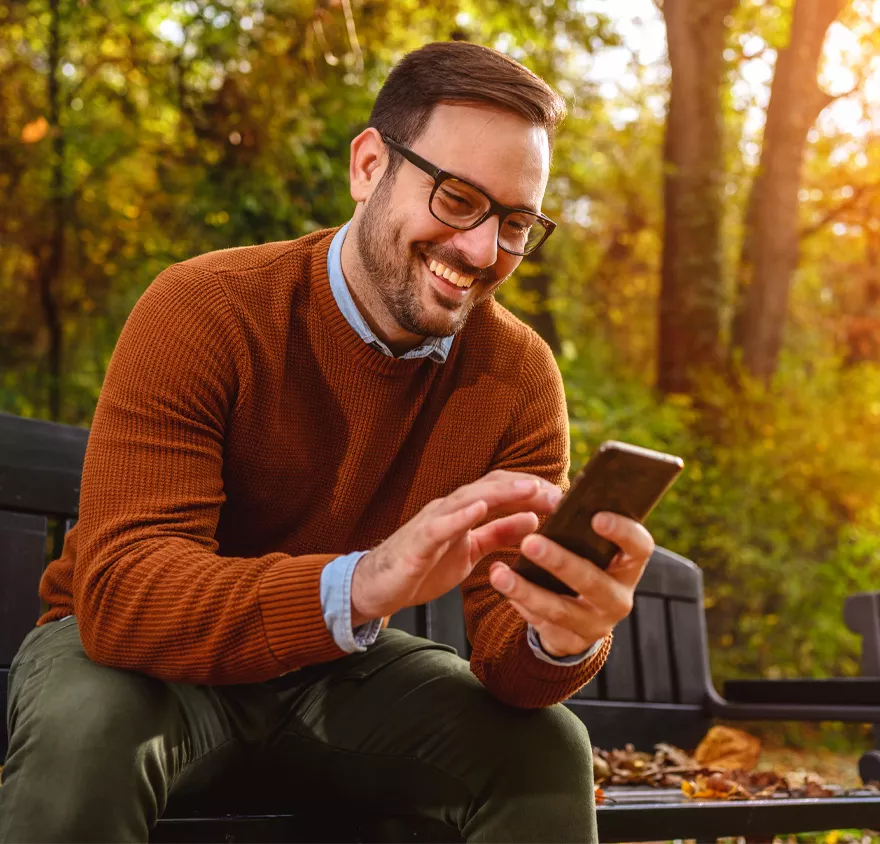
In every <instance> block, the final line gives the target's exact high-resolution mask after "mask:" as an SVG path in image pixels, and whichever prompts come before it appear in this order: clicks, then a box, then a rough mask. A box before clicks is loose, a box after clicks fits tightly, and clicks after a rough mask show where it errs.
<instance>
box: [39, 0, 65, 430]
mask: <svg viewBox="0 0 880 844" xmlns="http://www.w3.org/2000/svg"><path fill="white" fill-rule="evenodd" d="M59 2H60V0H50V2H49V10H50V15H51V20H50V23H49V56H48V59H49V78H48V100H49V125H50V127H51V132H52V181H51V187H50V197H49V202H50V231H49V237H48V239H47V242H46V243H45V244H44V245H43V246H42V248H41V250H40V252H41V254H40V261H39V265H38V266H39V269H38V276H37V283H38V287H39V291H40V304H41V306H42V308H43V316H44V318H45V320H46V330H47V332H48V335H49V336H48V346H49V349H48V371H49V418H50V419H53V420H55V421H58V420H59V419H60V416H61V355H62V344H63V336H62V325H61V308H60V305H59V302H58V285H59V280H60V278H59V277H60V274H61V266H62V263H63V257H64V217H65V200H64V134H63V132H62V129H61V119H60V118H61V102H60V98H61V93H60V90H59V86H58V62H59V58H60V55H61V33H60V26H61V13H60V9H59Z"/></svg>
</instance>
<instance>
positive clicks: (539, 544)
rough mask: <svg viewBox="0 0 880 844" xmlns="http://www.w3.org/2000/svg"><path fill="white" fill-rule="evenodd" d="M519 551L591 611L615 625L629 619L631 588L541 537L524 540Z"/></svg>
mask: <svg viewBox="0 0 880 844" xmlns="http://www.w3.org/2000/svg"><path fill="white" fill-rule="evenodd" d="M520 550H521V551H522V553H523V555H524V556H526V557H528V558H529V559H530V560H531V561H532V562H533V563H535V564H536V565H539V566H540V567H541V568H543V569H546V570H547V571H549V572H550V573H551V574H552V575H553V576H554V577H556V578H558V579H559V580H561V581H562V582H563V583H564V584H566V586H569V587H571V588H572V589H573V590H574V591H575V592H577V594H578V595H580V596H582V597H583V598H584V599H585V600H587V601H588V602H589V603H590V605H591V606H592V607H595V608H601V611H602V613H603V614H605V615H608V616H609V617H611V618H613V619H614V620H615V621H618V620H619V619H621V618H623V617H625V616H626V615H628V614H629V612H630V610H631V609H632V592H633V588H634V587H630V586H628V585H627V584H625V583H621V582H620V581H619V580H617V579H616V578H615V577H613V576H611V575H610V574H609V573H608V572H605V571H602V569H600V568H599V567H598V566H596V565H594V564H593V563H591V562H590V561H589V560H585V559H584V558H583V557H581V556H579V555H577V554H575V553H573V552H572V551H569V550H568V549H566V548H563V547H562V546H561V545H559V544H558V543H556V542H553V541H552V540H550V539H547V537H545V536H541V535H540V534H532V535H531V536H527V537H526V538H525V539H524V540H523V541H522V543H521V545H520Z"/></svg>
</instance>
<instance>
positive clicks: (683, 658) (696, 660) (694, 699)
mask: <svg viewBox="0 0 880 844" xmlns="http://www.w3.org/2000/svg"><path fill="white" fill-rule="evenodd" d="M668 612H669V624H670V634H671V637H672V661H673V664H674V666H675V676H676V678H677V681H678V684H677V685H678V701H679V702H680V703H702V702H703V701H705V699H706V683H707V681H706V665H705V655H706V650H705V644H704V636H705V633H704V631H703V624H702V612H703V608H702V606H699V605H698V604H697V603H696V602H694V601H670V602H669V604H668Z"/></svg>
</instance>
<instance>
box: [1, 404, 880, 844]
mask: <svg viewBox="0 0 880 844" xmlns="http://www.w3.org/2000/svg"><path fill="white" fill-rule="evenodd" d="M87 437H88V432H87V431H86V430H83V429H80V428H74V427H70V426H65V425H57V424H54V423H50V422H43V421H37V420H28V419H21V418H19V417H15V416H9V415H6V414H0V708H2V711H4V712H5V710H6V680H7V675H8V669H9V665H10V663H11V661H12V658H13V656H14V655H15V653H16V651H17V649H18V647H19V645H20V643H21V641H22V639H23V638H24V636H25V635H26V634H27V632H28V631H29V630H30V629H31V628H32V627H33V624H34V622H35V620H36V619H37V617H38V616H39V615H40V612H41V607H40V601H39V597H38V592H37V587H38V583H39V579H40V575H41V572H42V570H43V567H44V566H45V564H46V562H47V560H48V559H51V558H54V557H55V556H57V554H58V553H59V552H60V549H61V543H62V542H63V538H64V534H65V532H66V531H67V530H68V529H69V528H70V526H71V525H72V524H73V522H74V521H75V520H76V516H77V506H78V497H79V485H80V476H81V474H82V462H83V456H84V454H85V446H86V440H87ZM845 620H846V623H847V624H848V625H849V626H850V627H851V628H852V629H853V630H854V631H856V632H857V633H860V634H861V635H862V637H863V643H864V644H863V676H862V677H860V678H848V679H828V680H791V681H780V680H767V681H760V680H756V681H742V682H736V683H728V684H727V685H726V686H725V689H724V692H725V696H724V697H722V696H720V695H719V694H718V693H717V692H716V691H715V689H714V687H713V685H712V681H711V679H710V675H709V655H708V644H707V636H706V622H705V615H704V611H703V583H702V573H701V571H700V569H699V568H698V567H697V566H696V565H694V564H693V563H692V562H690V561H688V560H685V559H684V558H682V557H679V556H677V555H676V554H673V553H671V552H669V551H666V550H664V549H659V548H658V549H657V551H656V552H655V554H654V557H653V558H652V560H651V562H650V564H649V566H648V569H647V571H646V573H645V576H644V578H643V580H642V582H641V584H640V586H639V589H638V592H637V595H636V602H635V607H634V610H633V613H632V615H631V616H630V617H629V618H628V619H627V620H626V621H624V622H623V623H622V624H620V625H619V626H618V628H617V630H616V632H615V643H614V647H613V648H612V651H611V656H610V658H609V660H608V662H607V664H606V666H605V667H604V668H603V669H602V671H601V672H600V673H599V675H598V677H597V678H596V679H595V680H594V681H593V682H592V683H590V684H589V685H588V686H587V687H585V688H584V689H583V690H582V691H581V692H579V693H578V694H577V695H576V696H575V697H574V698H572V699H571V700H569V701H567V703H566V705H567V706H569V707H570V708H571V709H572V711H574V712H575V713H576V714H577V715H578V717H579V718H580V719H581V720H582V721H583V722H584V723H585V724H586V725H587V727H588V728H589V732H590V736H591V738H592V740H593V743H594V744H595V745H597V746H599V747H603V748H607V749H611V748H614V747H623V746H624V745H625V744H627V743H631V744H633V745H635V747H636V748H637V749H643V750H651V749H653V746H654V744H656V743H659V742H667V743H670V744H674V745H677V746H679V747H683V748H693V747H695V746H696V745H697V743H698V742H699V741H700V739H701V738H702V737H703V735H704V734H705V732H706V730H707V729H708V727H709V726H710V725H711V723H712V720H713V718H722V719H725V720H728V721H729V720H794V721H826V720H829V721H831V720H833V721H846V722H858V723H868V724H875V725H880V593H871V594H862V595H856V596H854V597H851V598H850V599H848V601H847V605H846V608H845ZM392 624H393V626H396V627H399V628H402V629H404V630H406V631H408V632H410V633H413V634H416V635H421V636H426V637H429V638H432V639H435V640H437V641H442V642H445V643H448V644H451V645H453V646H454V647H455V648H456V649H457V650H458V651H459V653H460V654H461V655H462V656H465V657H466V656H468V655H469V653H470V648H469V645H468V643H467V639H466V636H465V630H464V621H463V616H462V609H461V600H460V597H459V594H458V591H457V590H454V591H453V592H450V593H449V594H447V595H445V596H444V597H442V598H440V599H439V600H437V601H434V602H432V603H431V604H429V605H427V606H425V607H417V608H412V609H409V610H407V611H405V612H402V613H399V614H398V615H397V616H395V618H394V619H393V620H392ZM874 729H875V738H876V739H877V745H878V747H880V727H878V726H875V728H874ZM6 748H7V735H6V729H5V726H4V728H2V729H0V759H2V758H3V757H4V756H5V753H6ZM860 769H861V773H862V777H863V779H875V778H876V779H880V750H869V751H868V752H867V753H866V754H865V755H864V756H863V757H862V760H861V763H860ZM606 794H607V796H608V798H609V799H608V801H607V802H606V803H605V804H603V805H600V806H599V807H598V809H597V812H598V817H599V833H600V838H601V840H602V841H608V842H613V841H647V840H651V841H656V840H661V839H667V840H668V839H682V838H693V839H697V840H698V841H710V840H715V839H717V838H720V837H728V836H747V837H749V838H752V839H756V840H761V839H764V840H769V839H771V838H772V836H773V835H775V834H789V833H799V832H812V831H822V830H830V829H839V828H871V829H877V828H880V795H877V794H871V793H869V792H859V793H841V794H840V795H839V796H835V797H828V798H818V799H793V798H790V797H778V798H773V799H766V800H752V801H746V802H729V801H725V802H713V801H689V800H688V799H687V798H685V797H684V796H683V795H682V794H681V793H679V792H677V791H676V790H673V789H651V788H628V787H616V788H610V789H607V790H606ZM346 814H347V813H346V811H345V809H344V807H337V808H336V811H334V812H333V813H332V814H331V815H329V816H328V815H327V813H325V812H322V813H321V815H320V817H316V818H310V817H307V816H303V815H300V814H296V815H294V814H291V813H290V812H289V811H287V810H285V807H284V806H283V804H282V803H280V802H278V801H277V799H276V800H275V802H273V800H272V799H271V798H268V797H267V796H266V795H250V794H247V790H246V789H243V790H240V791H239V790H236V791H234V792H230V793H228V794H225V795H216V797H215V798H213V799H211V800H210V804H209V803H208V802H207V800H206V802H205V803H204V804H202V805H199V806H172V805H169V807H168V810H167V811H166V814H165V816H164V817H163V818H162V819H161V820H160V822H159V824H158V826H157V827H156V829H155V830H154V832H153V835H152V840H153V841H156V842H163V841H169V842H170V841H227V842H231V841H377V840H398V841H402V840H419V841H442V840H448V837H449V832H448V830H447V831H446V832H445V835H446V838H445V839H444V838H443V837H439V836H438V831H437V830H436V829H433V830H432V829H425V830H420V829H419V827H418V825H417V823H416V822H415V821H413V819H407V818H398V819H393V818H392V819H387V818H386V819H365V818H362V817H360V816H359V817H356V818H353V817H347V816H346ZM349 814H350V813H349ZM331 818H332V822H330V821H329V819H331Z"/></svg>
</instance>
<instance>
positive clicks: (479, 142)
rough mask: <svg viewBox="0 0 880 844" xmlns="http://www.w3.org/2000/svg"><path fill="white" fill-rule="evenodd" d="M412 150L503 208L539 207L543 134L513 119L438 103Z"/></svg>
mask: <svg viewBox="0 0 880 844" xmlns="http://www.w3.org/2000/svg"><path fill="white" fill-rule="evenodd" d="M412 148H413V150H415V151H416V152H417V153H418V154H419V155H421V156H422V157H423V158H427V159H428V161H430V162H431V163H432V164H435V165H437V166H438V167H441V168H443V169H444V170H448V171H449V172H450V173H454V174H455V175H456V176H461V177H462V178H463V179H467V180H468V181H471V182H473V183H474V184H476V185H478V186H479V187H481V188H483V189H484V190H486V191H487V192H488V193H490V194H491V195H492V196H493V197H494V198H495V199H497V200H498V201H499V202H502V203H504V204H505V205H514V206H527V207H531V208H536V209H539V208H540V207H541V200H542V199H543V197H544V190H545V188H546V187H547V178H548V175H549V172H550V145H549V142H548V139H547V133H546V132H545V131H544V130H543V129H542V128H541V127H540V126H533V125H532V124H531V123H529V122H528V121H527V120H525V119H523V118H522V117H519V116H518V115H516V114H512V113H510V112H508V111H502V110H500V109H494V108H490V107H487V106H467V105H458V104H456V105H452V104H446V103H441V104H439V105H438V106H437V107H436V108H435V109H434V112H433V113H432V115H431V119H430V120H429V121H428V125H427V126H426V127H425V129H424V130H423V131H422V134H421V135H420V136H419V138H418V139H417V140H416V141H415V142H414V143H413V145H412Z"/></svg>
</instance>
